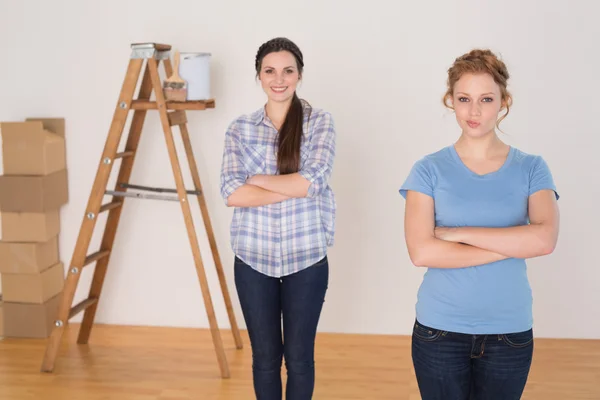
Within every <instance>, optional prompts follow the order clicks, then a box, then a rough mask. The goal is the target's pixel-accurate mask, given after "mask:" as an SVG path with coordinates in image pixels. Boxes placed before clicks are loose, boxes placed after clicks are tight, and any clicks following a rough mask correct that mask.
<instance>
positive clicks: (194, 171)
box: [179, 125, 243, 349]
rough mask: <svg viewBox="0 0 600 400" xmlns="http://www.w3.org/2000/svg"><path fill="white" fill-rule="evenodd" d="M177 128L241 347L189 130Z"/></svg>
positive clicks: (182, 127)
mask: <svg viewBox="0 0 600 400" xmlns="http://www.w3.org/2000/svg"><path fill="white" fill-rule="evenodd" d="M179 128H180V130H181V138H182V140H183V145H184V147H185V152H186V154H187V159H188V162H189V164H190V171H191V174H192V179H193V181H194V186H195V189H196V191H198V193H199V194H198V195H197V198H198V203H199V204H200V211H201V213H202V220H203V221H204V228H205V230H206V234H207V236H208V242H209V243H210V249H211V252H212V255H213V260H214V263H215V268H216V270H217V276H218V277H219V283H220V285H221V292H222V293H223V299H224V301H225V307H226V308H227V315H228V316H229V323H230V325H231V332H232V334H233V338H234V340H235V346H236V348H238V349H241V348H242V347H243V344H242V337H241V335H240V330H239V328H238V325H237V321H236V318H235V313H234V311H233V305H232V303H231V297H230V295H229V289H228V288H227V280H226V278H225V272H224V271H223V265H222V264H221V256H220V255H219V249H218V247H217V241H216V239H215V235H214V232H213V228H212V224H211V221H210V215H209V213H208V207H207V206H206V199H205V198H204V193H203V192H202V184H201V183H200V176H199V175H198V167H197V164H196V160H195V158H194V153H193V150H192V144H191V142H190V135H189V132H188V129H187V125H180V126H179Z"/></svg>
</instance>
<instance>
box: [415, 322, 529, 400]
mask: <svg viewBox="0 0 600 400" xmlns="http://www.w3.org/2000/svg"><path fill="white" fill-rule="evenodd" d="M532 357H533V330H531V329H530V330H528V331H525V332H519V333H510V334H494V335H466V334H462V333H453V332H446V331H442V330H439V329H434V328H431V327H428V326H424V325H422V324H420V323H419V321H416V322H415V325H414V327H413V334H412V358H413V365H414V368H415V373H416V376H417V382H418V384H419V390H420V392H421V397H422V399H423V400H517V399H520V398H521V394H522V393H523V389H524V388H525V383H526V382H527V376H528V375H529V368H530V366H531V360H532Z"/></svg>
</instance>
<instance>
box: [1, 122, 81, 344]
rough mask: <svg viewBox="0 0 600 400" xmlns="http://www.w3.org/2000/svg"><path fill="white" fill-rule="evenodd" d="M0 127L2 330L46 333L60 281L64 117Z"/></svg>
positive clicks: (64, 197)
mask: <svg viewBox="0 0 600 400" xmlns="http://www.w3.org/2000/svg"><path fill="white" fill-rule="evenodd" d="M0 133H1V135H2V159H3V167H4V172H3V175H1V176H0V220H1V225H0V226H1V228H2V230H1V233H2V235H1V239H0V274H1V275H2V276H1V280H2V302H3V304H2V305H1V306H0V318H1V319H2V322H3V323H2V322H0V328H1V329H3V330H4V332H0V335H3V336H6V337H27V338H46V337H48V336H49V335H50V333H51V332H52V327H53V324H54V321H55V319H56V316H57V313H58V306H59V302H60V297H61V296H60V295H61V293H62V290H63V286H64V265H63V263H62V262H61V260H60V255H59V251H58V237H59V233H60V227H61V225H60V209H61V206H63V205H64V204H66V203H67V202H68V197H69V195H68V182H67V166H66V146H65V122H64V119H38V118H36V119H27V120H26V121H24V122H2V123H0Z"/></svg>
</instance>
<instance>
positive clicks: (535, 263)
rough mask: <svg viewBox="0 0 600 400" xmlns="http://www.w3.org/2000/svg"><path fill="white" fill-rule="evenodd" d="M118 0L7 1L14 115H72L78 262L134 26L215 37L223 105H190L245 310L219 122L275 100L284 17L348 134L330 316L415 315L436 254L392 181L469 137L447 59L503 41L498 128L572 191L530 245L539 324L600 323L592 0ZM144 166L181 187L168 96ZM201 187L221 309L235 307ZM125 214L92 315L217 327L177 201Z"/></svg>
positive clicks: (381, 319)
mask: <svg viewBox="0 0 600 400" xmlns="http://www.w3.org/2000/svg"><path fill="white" fill-rule="evenodd" d="M123 3H124V4H126V5H121V6H119V5H117V4H118V2H117V1H104V2H102V3H101V2H81V1H75V0H72V1H64V0H63V1H57V0H55V1H36V2H34V1H28V2H16V1H8V0H2V1H0V40H1V42H2V46H1V51H2V54H3V57H2V59H3V62H2V63H0V75H1V76H2V77H3V78H2V88H1V89H0V120H2V121H7V120H22V119H23V118H26V117H28V116H49V117H56V116H64V117H65V118H66V120H67V145H68V165H69V180H70V191H71V194H70V202H69V204H68V205H67V206H65V207H64V208H63V209H62V213H61V217H62V232H61V236H60V251H61V257H62V259H63V261H64V262H65V264H68V263H69V261H70V258H71V254H72V251H73V248H74V246H75V241H76V239H77V234H78V231H79V226H80V223H81V219H82V217H83V214H84V211H85V210H84V208H85V205H86V202H87V199H88V195H89V192H90V188H91V185H92V182H93V179H94V175H95V172H96V168H97V165H98V161H99V157H100V154H101V150H102V147H103V145H104V141H105V138H106V135H107V131H108V127H109V124H110V121H111V118H112V113H113V110H114V106H115V104H116V100H117V97H118V93H119V90H120V87H121V84H122V79H123V77H124V73H125V69H126V66H127V62H128V58H129V54H130V50H129V44H130V43H132V42H140V41H156V42H164V43H169V44H173V45H174V46H176V47H177V48H179V49H180V50H181V51H209V52H212V54H213V58H212V74H213V76H212V86H213V95H214V97H215V98H216V101H217V108H216V109H214V110H210V111H206V112H195V113H194V112H190V113H188V115H189V120H190V125H189V126H190V129H191V131H192V140H193V145H194V148H195V151H196V155H197V156H198V158H199V170H200V174H201V176H202V181H203V185H204V188H205V192H206V198H207V201H208V205H209V207H210V212H211V215H212V222H213V225H214V228H215V233H216V236H217V240H218V243H219V246H220V249H221V252H222V256H223V261H224V264H225V266H226V274H227V278H228V279H229V285H230V291H231V293H232V295H233V297H234V302H235V309H236V313H237V316H238V321H239V322H240V324H241V325H242V326H243V320H242V316H241V312H240V309H239V306H238V303H237V297H236V295H235V287H234V285H233V274H232V268H231V267H232V253H231V251H230V249H229V243H228V239H229V233H228V229H229V221H230V217H231V212H232V210H231V209H228V208H226V207H225V206H224V205H223V203H222V200H221V198H220V197H219V168H220V163H221V151H222V146H223V134H224V131H225V128H226V126H227V124H228V123H229V121H230V120H232V119H233V118H235V117H236V116H237V115H238V114H240V113H243V112H250V111H253V110H254V109H256V108H258V107H260V106H261V105H262V102H263V101H264V96H263V93H262V92H261V89H260V86H259V84H258V83H257V82H256V81H255V80H254V71H253V63H254V55H255V52H256V50H257V48H258V46H259V45H260V44H261V43H262V42H263V41H265V40H267V39H269V38H271V37H274V36H279V35H284V36H288V37H290V38H291V39H293V40H294V41H296V42H297V44H298V45H299V46H300V47H301V49H302V51H303V52H304V55H305V62H306V71H305V81H304V83H303V85H302V87H301V89H300V95H301V96H302V97H305V98H307V99H308V100H309V101H311V102H312V103H313V105H314V106H316V107H322V108H325V109H327V110H329V111H331V112H332V113H333V115H334V117H335V121H336V124H337V129H338V137H339V138H338V157H337V160H336V166H335V168H336V169H335V173H334V176H333V179H332V186H333V188H334V190H335V192H336V195H337V200H338V206H339V211H338V227H337V228H338V230H337V237H336V240H337V244H336V246H335V247H334V248H333V249H332V250H331V253H330V258H331V268H332V270H331V283H330V289H329V293H328V296H327V301H326V303H325V309H324V313H323V317H322V322H321V325H320V329H321V331H335V332H361V333H391V334H406V333H408V332H409V329H410V326H411V322H412V320H413V318H414V303H415V297H416V291H417V288H418V285H419V283H420V279H421V276H422V273H423V270H420V269H417V268H414V267H412V266H411V264H410V262H409V259H408V256H407V252H406V249H405V245H404V237H403V228H402V225H403V210H404V202H403V200H402V199H401V197H400V196H399V194H398V192H397V189H398V187H399V186H400V184H401V183H402V181H403V180H404V178H405V177H406V174H407V173H408V171H409V169H410V167H411V165H412V163H413V162H414V161H415V160H417V159H418V158H420V157H421V156H422V155H424V154H426V153H429V152H432V151H434V150H437V149H438V148H440V147H442V146H445V145H447V144H449V143H451V142H452V141H454V140H455V139H456V138H457V135H458V130H457V126H456V124H455V121H454V117H453V115H452V114H451V113H449V112H447V111H446V110H445V109H444V108H443V107H442V105H441V102H440V97H441V95H442V93H443V92H444V89H445V87H444V85H445V79H446V75H445V73H446V69H447V68H448V67H449V65H450V64H451V63H452V61H453V60H454V58H455V57H456V56H458V55H460V54H462V53H464V52H466V51H468V50H469V49H471V48H472V47H475V46H486V47H487V46H489V47H491V48H492V49H493V50H495V51H498V52H499V53H501V55H502V56H503V57H504V59H505V60H506V62H507V64H508V67H509V69H510V72H511V74H512V78H511V90H512V92H513V94H514V98H515V105H514V108H513V110H512V112H511V115H510V116H509V118H508V119H507V120H505V122H504V123H503V130H504V131H505V132H506V135H505V136H503V138H504V139H505V140H506V141H507V142H508V143H510V144H513V145H515V146H517V147H519V148H521V149H523V150H525V151H528V152H532V153H536V154H542V155H543V156H544V157H545V158H546V160H547V161H548V163H549V164H550V166H551V168H552V171H553V173H554V177H555V179H556V182H557V185H558V188H559V190H560V193H561V195H562V198H561V200H560V207H561V212H562V226H561V236H560V242H559V246H558V248H557V250H556V251H555V253H554V254H552V255H550V256H548V257H545V258H542V259H535V260H532V261H531V262H530V279H531V284H532V286H533V289H534V298H535V301H534V303H535V306H534V307H535V326H536V330H537V334H538V335H539V336H546V337H581V338H600V318H598V312H597V305H598V304H599V303H600V302H599V300H600V299H599V296H600V295H599V294H598V293H600V291H599V288H600V285H599V281H600V272H599V271H598V268H597V267H598V261H597V256H596V253H597V248H595V246H596V242H597V241H598V239H599V238H600V236H599V235H598V233H597V230H598V226H600V218H599V217H598V213H597V199H598V195H599V194H600V193H599V189H598V179H597V171H598V170H599V168H600V162H599V161H598V159H599V158H598V156H597V148H598V144H599V142H598V133H599V132H598V125H597V118H596V115H597V112H598V109H600V100H598V99H599V97H598V93H599V91H600V78H599V76H598V71H599V70H600V57H599V56H598V52H597V50H598V47H597V45H598V38H599V37H600V28H598V25H597V24H594V23H595V22H596V21H594V19H593V16H594V15H597V12H598V6H597V5H593V3H592V2H583V1H579V2H569V3H570V4H569V5H568V6H567V3H566V2H563V1H559V0H552V1H544V2H541V1H540V2H533V1H530V2H521V1H501V2H485V4H484V2H480V1H447V0H445V1H438V2H437V4H435V5H433V4H431V2H403V3H398V2H392V1H389V2H384V1H370V2H358V1H355V2H354V3H353V4H352V5H349V4H351V3H349V2H345V1H344V2H342V1H338V2H334V1H323V0H321V1H298V2H272V1H252V2H249V1H241V0H238V1H222V2H217V1H201V0H193V1H192V0H187V1H171V2H164V1H153V0H143V1H141V0H140V1H125V2H123ZM251 13H256V14H255V16H251ZM593 25H596V27H593ZM115 172H116V171H115ZM115 175H116V174H114V175H113V176H115ZM186 179H187V182H188V185H189V186H190V187H191V181H190V179H189V176H187V177H186ZM132 182H133V183H137V184H146V185H151V186H165V187H174V184H173V180H172V175H171V170H170V166H169V161H168V157H167V153H166V150H165V147H164V139H163V137H162V131H161V130H160V124H159V120H158V118H157V116H156V114H154V113H150V117H149V118H148V119H147V122H146V129H145V131H144V136H143V139H142V143H141V146H140V149H139V155H138V158H137V164H136V167H135V169H134V173H133V177H132ZM196 204H197V203H196V202H195V201H194V203H193V205H194V208H193V209H194V212H195V218H196V226H197V228H198V233H199V235H200V237H201V239H202V241H201V246H202V251H203V255H204V261H205V264H206V267H207V270H208V271H209V279H210V281H211V286H212V289H213V299H214V301H215V304H216V307H217V315H218V318H219V323H220V324H221V326H222V327H227V326H228V321H227V318H226V314H225V311H224V307H223V302H222V298H221V297H220V295H219V293H218V285H217V280H216V276H215V274H214V272H213V269H214V268H213V263H212V259H211V257H210V255H209V253H208V251H209V248H208V244H207V241H206V239H205V235H204V232H203V229H202V223H201V220H200V213H199V211H198V208H197V207H195V205H196ZM101 221H102V225H101V226H103V221H104V219H102V220H101ZM121 221H122V222H121V226H120V228H119V232H118V238H117V245H116V248H115V250H114V254H113V257H112V261H111V266H110V270H109V274H108V276H107V278H106V284H105V290H104V292H103V297H102V300H101V306H100V309H99V312H98V315H97V321H98V322H103V323H114V324H147V325H174V326H198V327H206V326H207V325H208V324H207V319H206V317H205V311H204V308H203V304H202V298H201V294H200V291H199V285H198V281H197V278H196V276H195V271H194V267H193V262H192V257H191V252H190V248H189V243H188V239H187V235H186V231H185V227H184V224H183V219H182V216H181V212H180V208H179V205H178V204H177V203H174V202H156V201H149V200H147V201H143V200H128V201H127V203H126V207H125V212H124V214H123V217H122V220H121ZM99 227H100V226H99ZM100 231H101V230H100V229H97V231H96V232H98V234H97V235H96V238H95V239H94V242H93V243H94V244H95V245H96V246H97V244H98V242H99V240H98V239H99V236H100V235H99V232H100ZM96 249H97V247H92V248H90V252H92V251H95V250H96ZM92 272H93V269H92V268H90V269H89V270H86V271H85V272H84V275H83V277H82V280H81V283H80V290H79V291H78V292H77V300H79V299H81V298H83V296H84V295H85V294H86V293H87V288H88V285H89V282H90V279H91V275H92ZM559 296H560V297H559Z"/></svg>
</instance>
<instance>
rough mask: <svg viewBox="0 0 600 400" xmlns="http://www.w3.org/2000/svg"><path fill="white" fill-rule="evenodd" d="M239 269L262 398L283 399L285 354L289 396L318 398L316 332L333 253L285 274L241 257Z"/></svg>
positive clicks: (291, 399)
mask: <svg viewBox="0 0 600 400" xmlns="http://www.w3.org/2000/svg"><path fill="white" fill-rule="evenodd" d="M234 271H235V285H236V289H237V293H238V297H239V300H240V304H241V306H242V312H243V314H244V320H245V322H246V327H247V328H248V334H249V336H250V345H251V347H252V376H253V381H254V392H255V394H256V398H257V400H281V399H282V383H281V363H282V358H284V357H285V366H286V369H287V384H286V399H288V400H310V399H312V395H313V391H314V386H315V361H314V350H315V336H316V334H317V324H318V322H319V317H320V315H321V309H322V307H323V302H324V301H325V292H326V291H327V285H328V280H329V263H328V261H327V257H325V258H323V259H322V260H321V261H319V262H317V263H316V264H314V265H312V266H311V267H309V268H307V269H305V270H302V271H299V272H297V273H295V274H291V275H288V276H285V277H282V278H273V277H270V276H267V275H264V274H261V273H259V272H257V271H255V270H254V269H252V268H251V267H250V266H248V265H247V264H245V263H244V262H243V261H242V260H240V259H239V258H237V257H236V258H235V264H234ZM282 315H283V334H282V322H281V320H282ZM282 336H283V338H282Z"/></svg>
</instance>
